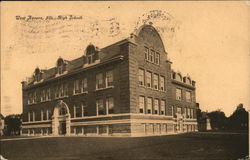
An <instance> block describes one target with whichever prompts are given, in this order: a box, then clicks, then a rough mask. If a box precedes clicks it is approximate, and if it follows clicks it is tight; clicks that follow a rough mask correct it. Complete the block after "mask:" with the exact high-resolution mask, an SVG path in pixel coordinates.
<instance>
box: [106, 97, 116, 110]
mask: <svg viewBox="0 0 250 160" xmlns="http://www.w3.org/2000/svg"><path fill="white" fill-rule="evenodd" d="M106 107H107V113H108V114H112V113H114V98H113V97H108V98H107V99H106Z"/></svg>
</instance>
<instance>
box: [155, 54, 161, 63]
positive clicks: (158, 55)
mask: <svg viewBox="0 0 250 160" xmlns="http://www.w3.org/2000/svg"><path fill="white" fill-rule="evenodd" d="M155 64H158V65H159V64H160V54H159V53H157V52H156V53H155Z"/></svg>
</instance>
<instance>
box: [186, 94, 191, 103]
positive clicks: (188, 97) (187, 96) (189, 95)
mask: <svg viewBox="0 0 250 160" xmlns="http://www.w3.org/2000/svg"><path fill="white" fill-rule="evenodd" d="M186 101H187V102H191V92H190V91H186Z"/></svg>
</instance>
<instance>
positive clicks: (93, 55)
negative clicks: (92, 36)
mask: <svg viewBox="0 0 250 160" xmlns="http://www.w3.org/2000/svg"><path fill="white" fill-rule="evenodd" d="M85 55H86V58H87V64H92V63H94V62H95V61H96V60H97V57H98V48H97V47H95V46H94V45H92V44H90V45H89V46H88V47H87V49H86V51H85Z"/></svg>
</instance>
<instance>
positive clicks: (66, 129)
mask: <svg viewBox="0 0 250 160" xmlns="http://www.w3.org/2000/svg"><path fill="white" fill-rule="evenodd" d="M52 133H53V135H70V113H69V108H68V106H67V104H66V103H65V102H63V101H62V100H60V101H58V103H57V105H56V106H55V108H54V113H53V116H52Z"/></svg>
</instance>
